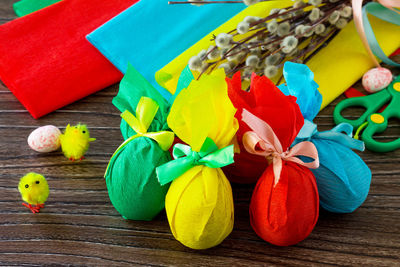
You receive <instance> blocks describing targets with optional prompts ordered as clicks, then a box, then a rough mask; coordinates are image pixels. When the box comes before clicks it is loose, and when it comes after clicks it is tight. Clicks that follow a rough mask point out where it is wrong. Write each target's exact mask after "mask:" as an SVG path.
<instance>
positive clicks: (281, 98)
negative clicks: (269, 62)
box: [223, 72, 304, 183]
mask: <svg viewBox="0 0 400 267" xmlns="http://www.w3.org/2000/svg"><path fill="white" fill-rule="evenodd" d="M226 82H227V84H228V94H229V98H230V99H231V101H232V103H233V105H234V106H235V108H236V109H237V112H236V115H235V117H236V118H237V119H238V121H239V130H238V132H237V134H236V135H237V141H238V143H239V147H240V153H236V154H235V156H234V160H235V163H234V164H232V165H229V166H227V167H224V168H223V170H224V172H225V173H226V175H227V177H228V178H229V180H230V181H231V182H236V183H255V182H257V180H258V178H260V176H261V174H263V172H264V171H265V169H266V168H267V166H268V163H267V161H266V159H265V158H264V157H261V156H257V155H252V154H250V153H248V152H247V151H246V150H245V149H244V147H243V145H242V138H243V134H244V133H245V132H247V131H249V130H250V129H249V127H248V126H247V124H246V123H244V122H243V121H242V120H241V114H242V111H243V108H244V109H246V110H248V111H249V112H251V113H252V114H254V115H255V116H257V117H259V118H260V119H262V120H263V121H265V122H267V123H268V124H269V125H270V126H271V127H272V128H273V129H274V131H275V134H276V135H277V136H278V138H279V140H280V141H281V144H282V146H283V148H284V150H286V149H287V148H289V146H290V145H291V144H292V142H293V140H294V139H295V138H296V136H297V133H298V132H299V131H300V129H301V127H303V124H304V118H303V116H302V115H301V112H300V108H299V106H298V105H297V104H296V97H294V96H285V95H284V94H283V93H282V92H281V91H280V90H279V89H278V88H277V87H276V86H275V84H274V83H273V82H272V81H270V80H269V79H268V78H267V77H265V76H262V77H260V76H257V75H255V74H253V76H252V78H251V85H250V91H249V92H246V91H244V90H242V82H241V77H240V73H239V72H238V73H236V74H235V75H234V76H233V77H232V79H229V78H226ZM285 103H288V104H285Z"/></svg>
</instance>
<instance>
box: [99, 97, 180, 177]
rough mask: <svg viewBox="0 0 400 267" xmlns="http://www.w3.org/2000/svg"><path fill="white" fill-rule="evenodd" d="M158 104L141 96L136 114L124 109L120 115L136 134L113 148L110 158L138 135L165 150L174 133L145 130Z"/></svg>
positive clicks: (172, 139) (154, 114) (170, 143)
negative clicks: (151, 140) (152, 141)
mask: <svg viewBox="0 0 400 267" xmlns="http://www.w3.org/2000/svg"><path fill="white" fill-rule="evenodd" d="M158 108H159V106H158V104H157V102H155V101H154V100H153V99H151V98H149V97H144V96H143V97H142V98H140V100H139V103H138V105H137V106H136V116H135V115H133V114H132V113H130V112H129V111H128V110H125V111H124V112H123V113H122V114H121V117H122V119H123V120H124V121H126V123H128V125H129V126H130V127H131V128H132V129H133V130H134V131H135V132H136V135H134V136H131V137H129V138H128V139H126V140H125V142H123V143H122V144H121V145H120V146H119V147H118V148H117V150H115V152H114V154H113V155H112V157H111V159H112V158H113V157H114V156H115V155H116V154H117V153H118V152H119V151H120V150H121V149H122V148H123V147H125V146H126V145H127V144H128V143H129V142H131V141H132V140H134V139H136V138H138V137H148V138H150V139H153V140H154V141H156V142H157V144H158V145H159V146H160V148H161V149H162V150H164V151H167V150H168V149H169V148H170V147H171V146H172V143H173V142H174V137H175V135H174V133H173V132H170V131H159V132H147V130H148V129H149V127H150V124H151V123H152V121H153V119H154V117H155V116H156V114H157V111H158ZM111 159H110V162H111ZM109 165H110V163H108V166H107V169H106V174H107V171H108V168H109Z"/></svg>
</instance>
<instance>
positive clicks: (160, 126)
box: [105, 64, 171, 220]
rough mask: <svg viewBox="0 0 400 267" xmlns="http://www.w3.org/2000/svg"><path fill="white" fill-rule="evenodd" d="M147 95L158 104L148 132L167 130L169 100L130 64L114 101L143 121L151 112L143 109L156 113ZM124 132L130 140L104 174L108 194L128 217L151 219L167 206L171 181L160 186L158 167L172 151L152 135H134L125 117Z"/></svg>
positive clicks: (118, 106) (123, 109) (112, 159)
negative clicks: (166, 201)
mask: <svg viewBox="0 0 400 267" xmlns="http://www.w3.org/2000/svg"><path fill="white" fill-rule="evenodd" d="M144 98H149V99H152V100H154V102H155V103H156V104H157V105H158V109H157V111H156V112H155V115H154V118H153V119H152V121H151V123H150V125H149V127H148V129H147V132H148V133H153V132H160V131H164V130H167V129H168V128H169V127H168V125H167V116H168V112H169V103H167V102H166V100H165V99H164V98H163V97H162V96H161V95H160V93H159V92H158V91H157V90H156V89H155V88H154V87H152V86H151V85H150V84H149V82H148V81H147V80H146V79H145V78H144V77H143V76H142V75H141V74H140V73H139V72H138V71H137V70H136V69H135V68H133V67H132V66H131V65H130V64H129V66H128V70H127V72H126V74H125V76H124V78H123V79H122V80H121V83H120V85H119V91H118V94H117V96H116V97H114V99H113V104H114V105H115V106H116V107H117V108H118V109H119V110H120V111H121V112H126V111H129V112H130V113H131V114H134V116H135V117H136V118H138V121H140V122H141V121H142V120H145V118H146V115H148V114H141V113H146V112H149V113H152V114H154V113H153V112H154V109H151V107H148V106H146V105H145V104H143V103H144ZM121 132H122V135H123V137H124V140H127V139H128V138H130V139H131V140H128V141H126V142H128V143H124V144H125V145H124V146H121V147H122V148H121V149H117V151H116V153H115V155H114V156H113V157H112V158H111V160H110V163H109V166H108V168H107V171H106V174H105V179H106V183H107V189H108V195H109V197H110V200H111V203H112V204H113V206H114V207H115V209H116V210H117V211H118V212H119V213H120V214H121V215H122V216H123V217H124V218H125V219H130V220H152V219H153V218H154V217H155V216H156V215H157V214H158V213H159V212H160V211H161V210H162V209H164V205H165V196H166V194H167V191H168V188H169V184H167V185H165V186H161V185H160V184H159V183H158V180H157V175H156V172H155V170H156V168H157V167H158V166H160V165H163V164H165V163H167V162H169V161H170V160H171V156H170V153H169V152H168V151H163V150H162V149H161V148H160V144H158V143H156V142H155V141H154V140H153V139H150V138H149V137H137V138H135V136H136V135H137V134H138V133H137V132H136V131H135V130H134V129H133V128H131V126H130V125H129V124H128V123H127V121H125V120H124V119H122V120H121ZM142 134H143V133H142Z"/></svg>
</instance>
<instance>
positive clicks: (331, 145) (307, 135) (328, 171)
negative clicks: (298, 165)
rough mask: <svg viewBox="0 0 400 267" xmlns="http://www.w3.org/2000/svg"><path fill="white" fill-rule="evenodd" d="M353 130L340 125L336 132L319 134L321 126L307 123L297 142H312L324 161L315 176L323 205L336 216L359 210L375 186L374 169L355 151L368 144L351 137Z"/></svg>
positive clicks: (313, 170) (320, 159)
mask: <svg viewBox="0 0 400 267" xmlns="http://www.w3.org/2000/svg"><path fill="white" fill-rule="evenodd" d="M352 131H353V127H352V126H351V125H350V124H345V123H343V124H340V125H338V126H336V127H335V128H334V129H332V130H330V131H325V132H318V131H317V126H316V125H315V124H313V123H312V122H310V121H305V124H304V127H303V129H302V130H301V131H300V133H299V135H298V137H297V138H296V141H295V143H299V142H302V141H310V142H312V143H313V144H314V145H315V146H316V148H317V150H318V156H319V161H320V166H319V168H318V169H312V170H311V171H312V172H313V173H314V175H315V178H316V181H317V186H318V192H319V196H320V204H321V206H322V207H323V208H324V209H326V210H328V211H330V212H336V213H350V212H353V211H354V210H356V209H357V208H358V207H359V206H361V204H362V203H363V202H364V201H365V199H366V198H367V196H368V192H369V188H370V185H371V170H370V169H369V168H368V166H367V165H366V164H365V162H364V161H363V160H362V159H361V158H360V157H359V156H358V155H357V154H356V153H354V152H353V151H352V149H357V150H360V151H363V150H364V143H363V142H362V141H359V140H355V139H353V138H351V137H350V136H351V133H352Z"/></svg>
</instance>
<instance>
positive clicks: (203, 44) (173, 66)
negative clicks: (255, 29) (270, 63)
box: [156, 0, 293, 93]
mask: <svg viewBox="0 0 400 267" xmlns="http://www.w3.org/2000/svg"><path fill="white" fill-rule="evenodd" d="M292 4H293V2H292V1H287V0H278V1H268V2H261V3H258V4H256V5H252V6H249V7H247V8H246V9H244V10H243V11H242V12H240V13H239V14H237V15H236V16H234V17H233V18H232V19H230V20H229V21H227V22H226V23H224V24H222V25H220V26H219V27H218V28H215V27H214V28H212V29H210V30H209V31H208V32H205V34H207V35H205V34H203V35H201V36H199V38H198V39H197V40H196V41H198V40H199V41H198V42H197V43H195V44H193V45H192V46H191V47H190V48H188V49H187V50H186V51H185V52H183V53H182V54H180V55H179V56H178V55H177V58H175V59H174V60H172V61H171V62H167V63H168V64H167V63H166V64H167V65H165V66H162V69H161V67H160V68H159V69H157V70H158V71H157V73H156V80H157V82H158V83H159V84H160V85H161V86H162V87H164V88H165V89H167V90H168V91H169V92H170V93H174V91H175V88H176V84H177V83H178V79H179V75H180V73H181V71H182V70H183V69H184V68H185V67H186V65H187V64H188V62H189V59H190V58H191V57H192V56H194V55H197V54H198V53H199V52H200V51H201V50H203V49H208V47H209V46H210V45H214V42H212V41H210V39H211V38H212V36H213V35H218V34H219V33H222V32H228V31H231V30H232V29H236V26H237V24H238V23H239V22H241V21H243V19H244V18H245V17H246V16H259V17H263V16H265V15H267V14H269V11H270V10H271V9H273V8H284V7H288V6H291V5H292ZM227 6H233V5H225V6H224V10H225V8H226V7H227ZM219 8H220V7H219ZM219 10H220V9H219ZM215 26H217V25H215ZM200 38H202V39H201V40H200Z"/></svg>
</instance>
